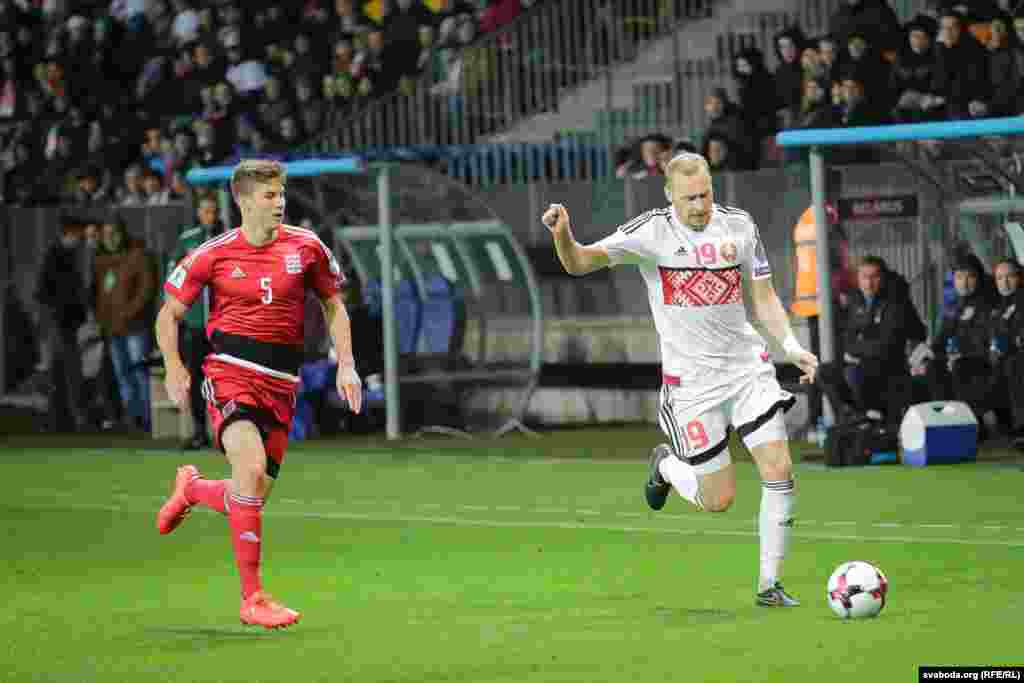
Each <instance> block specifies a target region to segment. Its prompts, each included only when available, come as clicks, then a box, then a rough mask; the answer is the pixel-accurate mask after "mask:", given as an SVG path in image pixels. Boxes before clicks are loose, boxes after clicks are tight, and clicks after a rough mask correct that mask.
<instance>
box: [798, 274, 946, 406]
mask: <svg viewBox="0 0 1024 683" xmlns="http://www.w3.org/2000/svg"><path fill="white" fill-rule="evenodd" d="M857 285H858V289H857V290H855V291H854V292H852V293H851V294H850V303H849V306H848V314H847V320H846V325H845V330H844V333H843V349H844V352H843V358H842V361H841V362H832V363H826V364H824V365H823V366H822V367H821V369H820V370H819V371H818V378H819V380H818V381H819V383H820V386H821V388H822V391H823V392H824V393H825V395H826V396H827V397H828V399H829V403H831V404H832V407H833V410H834V411H835V412H836V414H837V417H838V418H839V421H840V422H849V421H852V420H855V419H858V418H859V417H861V416H862V415H863V414H864V413H865V412H867V411H868V410H878V411H879V412H881V413H882V414H883V416H884V417H885V419H886V421H888V422H889V423H890V424H899V422H900V420H902V419H903V413H904V412H905V411H906V409H907V407H908V406H909V405H910V402H911V400H912V394H911V390H912V386H913V384H912V381H911V378H910V373H909V371H908V369H907V345H908V342H920V341H923V340H924V338H925V336H926V330H925V326H924V323H922V322H921V317H920V316H919V315H918V313H917V310H916V309H915V308H914V304H913V303H912V302H911V300H910V296H909V285H908V284H907V281H906V280H905V279H904V278H903V276H901V275H899V274H898V273H895V272H893V271H890V270H889V268H888V266H887V265H886V263H885V261H884V260H882V259H881V258H879V257H877V256H866V257H864V259H863V260H862V261H861V263H860V265H859V266H858V267H857Z"/></svg>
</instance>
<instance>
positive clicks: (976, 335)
mask: <svg viewBox="0 0 1024 683" xmlns="http://www.w3.org/2000/svg"><path fill="white" fill-rule="evenodd" d="M979 280H980V278H979ZM994 303H995V302H994V301H993V300H992V297H991V295H990V294H989V292H988V290H987V289H986V288H984V287H982V286H981V283H980V282H979V284H978V288H977V289H976V290H974V293H973V294H971V295H970V296H968V297H965V298H963V299H961V300H959V301H958V302H957V305H956V309H955V311H954V314H953V315H951V316H947V317H946V318H944V319H943V321H942V329H941V330H940V331H939V334H938V336H937V337H936V338H935V340H934V341H932V351H933V352H934V353H935V355H936V357H945V356H946V348H947V344H948V343H949V340H950V339H955V340H956V341H955V345H956V347H957V353H958V354H960V355H961V356H976V357H977V356H987V355H988V350H989V343H990V337H989V326H990V324H991V318H992V309H993V307H994V306H993V304H994Z"/></svg>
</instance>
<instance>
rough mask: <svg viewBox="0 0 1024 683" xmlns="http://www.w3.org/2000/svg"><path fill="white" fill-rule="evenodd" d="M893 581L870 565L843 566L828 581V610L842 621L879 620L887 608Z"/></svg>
mask: <svg viewBox="0 0 1024 683" xmlns="http://www.w3.org/2000/svg"><path fill="white" fill-rule="evenodd" d="M888 592H889V579H887V578H885V574H883V573H882V570H881V569H879V568H878V567H876V566H875V565H873V564H871V563H870V562H862V561H860V560H854V561H853V562H844V563H842V564H841V565H839V566H838V567H837V568H836V570H835V571H834V572H832V576H830V577H828V589H827V594H826V598H827V599H828V606H829V607H831V608H832V611H833V612H835V613H836V615H837V616H839V617H840V618H842V619H864V618H867V617H876V616H878V613H879V612H881V611H882V608H883V607H885V600H886V594H887V593H888Z"/></svg>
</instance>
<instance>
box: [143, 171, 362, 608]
mask: <svg viewBox="0 0 1024 683" xmlns="http://www.w3.org/2000/svg"><path fill="white" fill-rule="evenodd" d="M284 184H285V171H284V167H283V166H282V165H281V164H279V163H277V162H275V161H263V160H247V161H243V162H242V163H240V164H239V165H238V166H237V167H236V168H235V170H234V173H233V174H232V177H231V192H232V194H233V195H234V198H235V201H236V202H237V203H238V207H239V209H240V210H241V212H242V226H241V227H240V228H236V229H235V230H231V231H229V232H227V233H224V234H222V235H220V236H218V237H215V238H214V239H211V240H209V241H208V242H206V243H204V244H203V245H201V246H200V247H198V248H196V249H195V250H194V251H193V252H192V253H190V254H189V255H188V256H187V257H186V258H184V259H183V260H182V261H181V263H180V264H179V265H178V267H177V268H175V270H174V271H173V272H172V273H171V275H170V277H168V279H167V282H166V284H165V285H164V291H165V292H166V293H167V298H166V302H165V303H164V306H163V308H162V309H161V311H160V314H159V316H158V317H157V323H156V333H157V342H158V344H159V345H160V351H161V352H162V353H163V357H164V364H165V366H166V369H167V378H166V384H167V393H168V394H169V396H170V398H171V400H172V401H174V403H175V404H177V405H178V406H182V405H184V404H185V401H186V400H187V399H188V393H189V386H190V384H191V382H192V381H193V380H192V378H191V377H190V376H189V373H188V370H187V369H186V368H185V366H184V364H183V363H182V360H181V356H180V355H179V353H178V326H179V324H180V322H181V319H182V317H183V316H184V315H185V312H186V311H187V310H188V307H189V306H191V305H192V302H194V301H195V300H196V299H197V298H198V296H199V294H200V293H201V292H202V290H203V287H208V288H209V290H210V318H209V322H208V323H207V326H206V333H207V336H209V338H210V343H211V346H212V347H213V353H212V354H210V355H209V356H207V358H206V361H205V363H204V364H203V372H204V374H205V375H206V379H205V380H204V382H203V395H204V396H205V397H206V400H207V403H208V406H209V412H210V416H211V419H212V421H213V432H214V442H215V444H216V445H217V446H218V447H219V448H220V449H221V450H223V451H224V453H225V455H226V456H227V459H228V462H229V463H230V465H231V479H229V480H223V479H222V480H219V481H214V480H209V479H205V478H203V477H202V475H200V473H199V470H198V469H197V468H196V467H195V466H193V465H185V466H184V467H180V468H178V473H177V476H176V477H175V483H174V492H173V493H172V494H171V497H170V498H168V500H167V502H166V503H164V505H163V507H162V508H161V509H160V512H159V513H158V515H157V527H158V528H159V530H160V533H162V534H167V533H170V532H172V531H174V530H175V529H176V528H177V527H178V525H179V524H181V522H182V521H183V520H184V518H185V516H186V515H187V514H188V512H189V510H190V509H191V507H192V506H194V505H203V506H205V507H208V508H211V509H213V510H216V511H217V512H220V513H221V514H224V515H227V517H228V520H229V524H230V527H231V542H232V546H233V547H234V553H235V562H236V564H237V566H238V573H239V575H240V578H241V583H242V608H241V620H242V623H244V624H253V625H259V626H264V627H266V628H278V627H283V626H290V625H291V624H294V623H295V622H297V621H298V620H299V613H298V612H297V611H295V610H292V609H289V608H287V607H285V606H284V605H282V604H280V603H278V602H276V601H275V600H273V599H272V598H271V597H270V596H269V595H268V594H267V593H265V592H264V591H263V589H262V586H261V584H260V542H261V537H262V510H263V503H264V501H266V499H267V497H268V496H269V495H270V490H271V488H272V486H273V483H274V480H275V479H276V478H277V474H278V471H279V470H280V467H281V461H282V460H283V459H284V454H285V449H286V448H287V445H288V429H289V426H290V424H291V420H292V411H293V410H294V407H295V389H296V385H297V383H298V381H299V377H298V375H299V365H300V364H301V362H302V341H303V306H304V301H305V296H306V291H307V290H313V292H314V293H316V295H317V296H318V297H319V299H320V302H321V304H322V307H323V310H324V316H325V318H326V320H327V327H328V330H329V331H330V334H331V337H332V339H333V341H334V348H335V350H336V351H337V355H338V379H337V388H338V392H339V393H341V394H343V395H344V396H345V397H346V399H347V400H348V403H349V405H350V406H351V407H352V409H353V410H354V411H355V412H357V413H358V412H359V411H360V408H361V404H362V384H361V381H360V379H359V375H357V374H356V371H355V363H354V361H353V358H352V336H351V329H350V326H349V319H348V314H347V313H346V312H345V306H344V305H343V303H342V301H341V296H340V294H339V289H340V286H341V283H342V276H341V271H340V269H339V267H338V264H337V262H336V261H335V260H334V256H333V255H332V254H331V252H330V250H328V249H327V247H326V246H325V245H324V244H323V242H321V241H320V240H319V239H318V238H317V236H316V234H314V233H313V232H310V231H309V230H303V229H301V228H296V227H292V226H289V225H284V224H283V223H281V220H282V218H283V217H284V206H285V187H284Z"/></svg>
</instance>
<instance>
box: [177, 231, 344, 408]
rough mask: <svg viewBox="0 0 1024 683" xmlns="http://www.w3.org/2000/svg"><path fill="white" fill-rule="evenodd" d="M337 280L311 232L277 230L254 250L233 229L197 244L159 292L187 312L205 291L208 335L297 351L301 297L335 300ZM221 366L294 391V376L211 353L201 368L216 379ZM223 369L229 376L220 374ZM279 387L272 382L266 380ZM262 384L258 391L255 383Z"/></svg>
mask: <svg viewBox="0 0 1024 683" xmlns="http://www.w3.org/2000/svg"><path fill="white" fill-rule="evenodd" d="M343 282H344V276H343V275H342V274H341V269H340V268H339V266H338V262H337V261H336V260H335V258H334V255H333V254H332V253H331V251H330V250H329V249H328V248H327V246H326V245H325V244H324V243H323V242H321V241H320V239H319V238H318V237H317V236H316V234H315V233H313V232H312V231H310V230H305V229H303V228H296V227H293V226H290V225H281V226H279V228H278V232H277V237H276V238H275V239H274V241H272V242H270V243H269V244H265V245H263V246H259V247H255V246H253V245H251V244H249V242H248V241H247V240H246V238H245V235H244V234H243V233H242V230H241V228H236V229H234V230H231V231H229V232H227V233H225V234H223V235H220V236H218V237H215V238H213V239H211V240H209V241H208V242H206V243H204V244H202V245H201V246H199V247H198V248H196V249H195V250H194V251H192V252H191V253H190V254H189V255H188V256H186V257H185V258H184V259H183V260H182V261H181V263H180V264H179V265H178V267H177V268H175V269H174V271H173V272H172V273H171V275H170V277H168V278H167V282H166V283H165V284H164V291H165V292H167V293H168V294H169V295H171V296H173V297H174V298H176V299H178V300H179V301H181V302H182V303H183V304H185V305H186V306H191V305H192V303H193V302H194V301H195V300H196V299H197V298H198V297H199V294H200V293H201V292H202V290H203V287H209V288H210V318H209V321H208V322H207V324H206V333H207V336H210V335H212V333H213V331H214V330H220V331H221V332H226V333H230V334H235V335H239V336H243V337H248V338H250V339H256V340H259V341H263V342H271V343H275V344H286V345H289V346H301V345H302V343H303V337H304V330H303V326H304V321H305V315H304V312H305V298H306V292H307V290H312V291H313V292H314V293H315V294H316V295H317V296H318V297H319V298H320V299H326V298H328V297H331V296H333V295H334V294H337V293H338V292H339V290H340V289H341V285H342V283H343ZM225 362H228V363H229V364H230V365H233V366H234V367H233V368H232V369H233V370H241V371H248V372H245V374H250V373H256V374H258V375H261V377H260V379H262V380H271V381H270V382H269V383H268V384H269V386H268V387H267V388H276V389H283V388H285V387H294V384H295V383H296V382H298V377H294V376H292V375H289V374H287V373H281V372H274V371H273V370H270V369H268V368H263V367H261V366H254V365H252V364H246V363H241V362H231V359H228V360H227V361H225V360H224V359H221V358H218V354H213V355H211V356H209V357H208V358H207V362H206V365H205V366H204V367H205V368H206V369H207V370H208V372H207V374H208V375H211V374H213V375H216V374H217V373H216V372H213V373H211V372H209V370H214V371H216V370H217V369H220V368H219V367H218V366H222V365H223V364H224V363H225ZM223 370H228V368H227V367H224V368H223ZM275 379H276V380H279V381H276V382H275V381H272V380H275ZM261 384H263V383H262V382H261Z"/></svg>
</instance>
